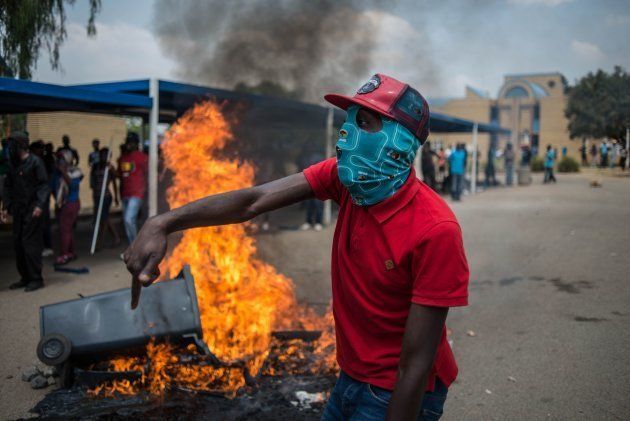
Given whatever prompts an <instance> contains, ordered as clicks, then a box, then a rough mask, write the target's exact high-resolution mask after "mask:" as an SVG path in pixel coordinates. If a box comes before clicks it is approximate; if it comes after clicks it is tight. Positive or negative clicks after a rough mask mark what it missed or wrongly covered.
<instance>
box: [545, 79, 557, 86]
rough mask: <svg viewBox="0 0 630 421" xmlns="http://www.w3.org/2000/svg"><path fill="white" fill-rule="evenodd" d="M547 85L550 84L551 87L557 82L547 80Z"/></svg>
mask: <svg viewBox="0 0 630 421" xmlns="http://www.w3.org/2000/svg"><path fill="white" fill-rule="evenodd" d="M547 86H549V88H553V87H554V86H556V82H555V81H554V80H550V81H549V82H547Z"/></svg>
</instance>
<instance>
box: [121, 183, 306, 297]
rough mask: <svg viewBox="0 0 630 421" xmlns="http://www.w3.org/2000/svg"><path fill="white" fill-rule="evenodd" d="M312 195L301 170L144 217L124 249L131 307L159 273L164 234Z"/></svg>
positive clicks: (249, 214) (227, 221) (219, 222)
mask: <svg viewBox="0 0 630 421" xmlns="http://www.w3.org/2000/svg"><path fill="white" fill-rule="evenodd" d="M311 197H313V191H312V190H311V187H310V185H309V184H308V181H306V177H304V174H302V173H299V174H294V175H290V176H288V177H284V178H281V179H280V180H276V181H272V182H270V183H266V184H263V185H261V186H256V187H251V188H247V189H241V190H235V191H231V192H227V193H221V194H216V195H212V196H208V197H204V198H203V199H199V200H196V201H194V202H192V203H189V204H187V205H184V206H182V207H180V208H177V209H173V210H172V211H170V212H166V213H164V214H162V215H158V216H154V217H153V218H150V219H149V220H147V222H146V223H145V224H144V225H143V226H142V229H141V230H140V232H139V233H138V236H137V237H136V239H135V240H134V242H133V243H132V244H131V245H130V246H129V247H128V248H127V250H126V251H125V253H124V260H125V264H126V265H127V269H128V270H129V272H130V273H131V275H132V287H131V291H132V293H131V294H132V296H131V308H135V307H136V306H137V305H138V300H139V298H140V286H141V285H143V286H148V285H150V284H151V283H152V282H153V281H154V280H155V279H157V278H158V276H159V275H160V270H159V264H160V262H161V261H162V259H163V258H164V256H165V254H166V247H167V241H166V236H167V235H168V234H170V233H172V232H175V231H181V230H185V229H188V228H197V227H208V226H212V225H226V224H234V223H238V222H244V221H247V220H249V219H251V218H253V217H255V216H256V215H259V214H261V213H264V212H268V211H271V210H274V209H278V208H281V207H284V206H288V205H291V204H293V203H296V202H299V201H302V200H305V199H309V198H311Z"/></svg>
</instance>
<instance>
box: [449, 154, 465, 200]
mask: <svg viewBox="0 0 630 421" xmlns="http://www.w3.org/2000/svg"><path fill="white" fill-rule="evenodd" d="M448 159H449V164H450V172H451V179H452V181H451V183H452V185H451V196H452V198H453V200H455V201H459V200H461V196H462V190H463V189H464V173H465V171H466V151H465V146H464V144H462V143H458V144H457V147H456V148H455V151H454V152H453V153H451V156H449V158H448Z"/></svg>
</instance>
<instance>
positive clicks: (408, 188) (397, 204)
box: [368, 167, 420, 224]
mask: <svg viewBox="0 0 630 421" xmlns="http://www.w3.org/2000/svg"><path fill="white" fill-rule="evenodd" d="M416 181H417V178H416V171H415V170H414V169H413V167H412V168H411V171H409V176H408V177H407V181H405V184H403V185H402V187H401V188H400V189H398V191H397V192H396V193H394V195H393V196H390V197H388V198H387V199H385V200H383V201H382V202H379V203H376V204H374V205H372V206H369V207H368V212H370V214H371V215H372V216H373V217H374V218H376V220H377V221H378V222H379V224H382V223H383V222H385V221H387V220H388V219H389V218H391V217H392V216H394V214H396V212H398V211H399V210H400V209H402V208H403V207H404V206H405V205H406V204H407V203H409V201H410V200H411V199H413V198H414V196H415V195H416V193H417V192H418V189H419V188H420V185H419V184H418V183H417V182H416Z"/></svg>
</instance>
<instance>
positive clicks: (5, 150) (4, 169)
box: [0, 139, 9, 198]
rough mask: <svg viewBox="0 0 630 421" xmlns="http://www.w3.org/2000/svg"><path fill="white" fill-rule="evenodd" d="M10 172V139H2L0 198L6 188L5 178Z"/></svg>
mask: <svg viewBox="0 0 630 421" xmlns="http://www.w3.org/2000/svg"><path fill="white" fill-rule="evenodd" d="M8 172H9V147H8V140H7V139H2V150H1V151H0V198H1V197H2V189H4V178H5V177H6V175H7V173H8Z"/></svg>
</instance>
